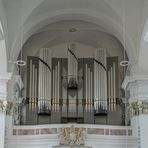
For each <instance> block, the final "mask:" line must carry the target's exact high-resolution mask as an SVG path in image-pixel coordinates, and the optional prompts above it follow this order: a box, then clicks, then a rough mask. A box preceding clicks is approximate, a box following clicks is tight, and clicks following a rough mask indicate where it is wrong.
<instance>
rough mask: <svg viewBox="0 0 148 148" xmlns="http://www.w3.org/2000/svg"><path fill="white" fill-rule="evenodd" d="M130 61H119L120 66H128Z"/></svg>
mask: <svg viewBox="0 0 148 148" xmlns="http://www.w3.org/2000/svg"><path fill="white" fill-rule="evenodd" d="M129 64H130V62H129V61H127V60H123V61H121V62H120V66H122V67H125V66H129Z"/></svg>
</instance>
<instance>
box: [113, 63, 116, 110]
mask: <svg viewBox="0 0 148 148" xmlns="http://www.w3.org/2000/svg"><path fill="white" fill-rule="evenodd" d="M113 80H114V110H116V71H115V63H113Z"/></svg>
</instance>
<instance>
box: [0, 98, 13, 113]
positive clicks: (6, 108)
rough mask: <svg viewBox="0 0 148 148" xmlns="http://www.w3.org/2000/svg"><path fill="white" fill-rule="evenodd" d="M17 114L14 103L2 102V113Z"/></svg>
mask: <svg viewBox="0 0 148 148" xmlns="http://www.w3.org/2000/svg"><path fill="white" fill-rule="evenodd" d="M15 112H16V106H15V104H14V103H13V102H10V101H6V100H4V101H2V100H0V113H3V114H6V115H12V114H13V113H15Z"/></svg>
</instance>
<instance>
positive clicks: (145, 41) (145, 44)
mask: <svg viewBox="0 0 148 148" xmlns="http://www.w3.org/2000/svg"><path fill="white" fill-rule="evenodd" d="M147 55H148V18H147V19H146V21H145V23H144V26H143V31H142V35H141V39H140V47H139V57H138V67H137V71H136V72H138V73H142V74H148V69H147V68H146V67H147V63H148V58H147Z"/></svg>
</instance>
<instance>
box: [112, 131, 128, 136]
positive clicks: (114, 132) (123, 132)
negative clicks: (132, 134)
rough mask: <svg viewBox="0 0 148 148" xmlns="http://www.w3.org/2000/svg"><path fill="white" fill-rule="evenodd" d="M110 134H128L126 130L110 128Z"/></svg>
mask: <svg viewBox="0 0 148 148" xmlns="http://www.w3.org/2000/svg"><path fill="white" fill-rule="evenodd" d="M110 134H111V135H119V136H122V135H126V130H121V129H110Z"/></svg>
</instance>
